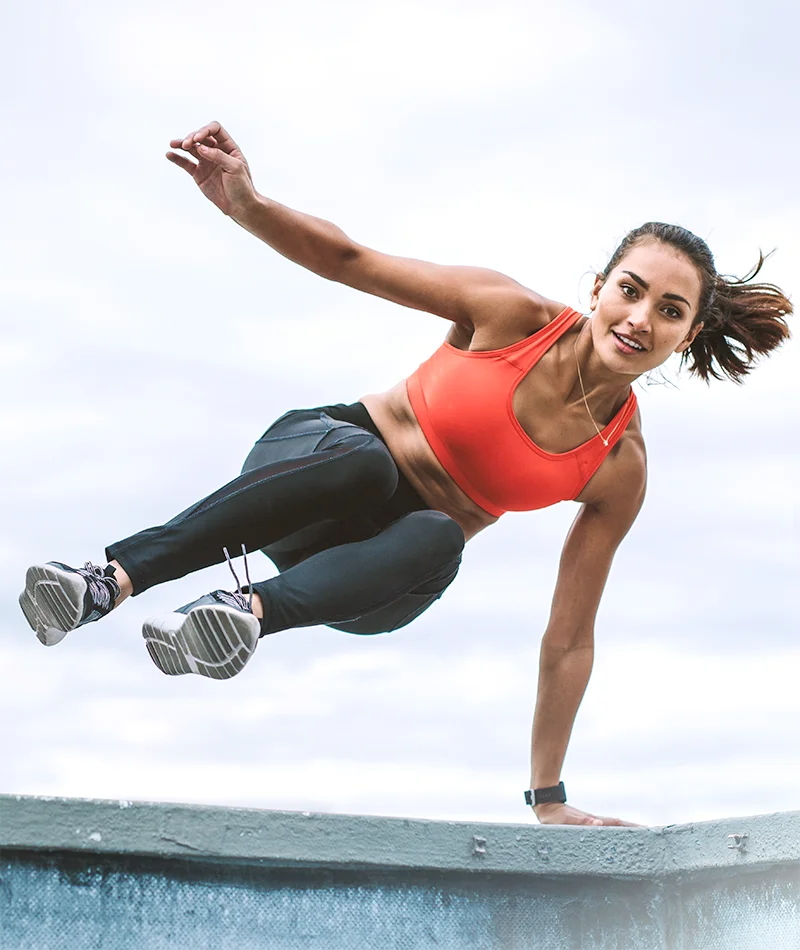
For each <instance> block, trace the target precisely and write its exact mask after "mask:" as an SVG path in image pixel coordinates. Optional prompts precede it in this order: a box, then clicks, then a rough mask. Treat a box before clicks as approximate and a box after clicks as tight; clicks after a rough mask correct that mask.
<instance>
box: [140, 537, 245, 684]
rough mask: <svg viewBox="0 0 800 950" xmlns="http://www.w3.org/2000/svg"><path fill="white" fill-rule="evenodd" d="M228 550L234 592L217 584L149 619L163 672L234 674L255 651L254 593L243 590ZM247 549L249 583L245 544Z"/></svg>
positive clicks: (153, 652) (150, 639)
mask: <svg viewBox="0 0 800 950" xmlns="http://www.w3.org/2000/svg"><path fill="white" fill-rule="evenodd" d="M223 551H224V552H225V557H226V559H227V561H228V565H229V566H230V568H231V571H233V576H234V577H235V578H236V592H235V593H231V592H230V591H226V590H215V591H212V592H211V593H210V594H205V595H204V596H203V597H200V598H198V599H197V600H194V601H192V603H190V604H186V606H184V607H179V608H178V609H177V610H176V611H175V612H174V613H171V614H167V615H166V616H165V617H156V618H153V619H151V620H147V621H145V624H144V626H143V627H142V636H143V637H144V640H145V643H146V644H147V649H148V652H149V653H150V656H151V658H152V660H153V662H154V663H155V665H156V666H157V667H158V668H159V669H160V670H161V672H162V673H167V674H168V675H169V676H178V675H180V674H181V673H198V674H199V675H200V676H208V677H209V678H211V679H217V680H224V679H230V677H231V676H236V674H237V673H240V672H241V671H242V669H243V668H244V665H245V664H246V663H247V662H248V660H249V659H250V657H251V656H252V655H253V653H254V651H255V648H256V646H257V644H258V638H259V634H260V633H261V623H260V622H259V620H258V618H257V617H256V616H255V615H254V614H253V606H252V605H253V595H252V592H251V593H250V596H249V598H248V597H247V596H245V594H244V593H242V588H241V585H240V584H239V578H238V577H236V572H235V571H234V570H233V565H232V564H231V559H230V555H229V554H228V549H227V548H223ZM242 551H243V553H245V572H246V573H247V580H248V583H249V581H250V575H249V572H248V571H247V559H246V551H245V547H244V545H242Z"/></svg>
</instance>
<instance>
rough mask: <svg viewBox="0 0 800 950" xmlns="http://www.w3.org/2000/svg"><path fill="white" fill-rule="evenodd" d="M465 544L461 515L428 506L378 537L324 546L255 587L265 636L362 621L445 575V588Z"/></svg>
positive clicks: (253, 586) (401, 519) (398, 522)
mask: <svg viewBox="0 0 800 950" xmlns="http://www.w3.org/2000/svg"><path fill="white" fill-rule="evenodd" d="M463 546H464V534H463V532H462V530H461V528H460V527H459V526H458V525H457V524H456V522H455V521H453V520H452V519H451V518H449V517H447V515H445V514H443V513H442V512H439V511H430V510H426V511H416V512H412V513H411V514H408V515H406V516H405V517H403V518H400V519H399V520H397V521H395V522H393V523H392V524H390V525H389V526H388V527H386V528H385V529H384V530H383V531H381V532H380V534H378V535H376V536H375V537H373V538H368V539H366V540H364V541H356V542H354V543H350V544H341V545H338V546H337V547H333V548H329V549H327V550H325V551H321V552H320V553H319V554H315V555H313V556H312V557H309V558H307V559H306V560H304V561H301V562H300V563H299V564H297V565H295V566H294V567H291V568H289V569H288V570H286V571H284V572H283V573H281V574H279V575H278V576H277V577H273V578H271V579H270V580H267V581H263V582H261V583H257V584H254V585H252V589H253V590H254V591H255V592H257V594H258V595H260V598H261V601H262V602H261V604H259V613H260V614H261V617H262V624H261V632H262V636H263V635H264V634H267V633H276V632H278V631H279V630H287V629H290V628H292V627H307V626H312V625H315V624H337V623H346V622H349V621H353V620H356V619H358V618H361V617H363V616H364V615H366V614H369V613H372V612H373V611H376V610H380V609H381V608H384V607H386V606H388V605H389V604H392V603H394V602H395V601H397V600H399V599H400V598H402V597H404V596H405V595H407V594H409V593H410V592H411V591H413V590H415V589H418V588H419V587H420V586H421V585H424V584H426V582H428V581H430V580H431V579H433V578H440V579H442V585H441V590H442V591H443V590H444V589H445V587H446V586H447V585H448V584H449V583H450V581H452V579H453V578H454V577H455V575H456V572H457V570H458V564H459V561H460V559H461V551H462V549H463ZM257 616H258V615H257Z"/></svg>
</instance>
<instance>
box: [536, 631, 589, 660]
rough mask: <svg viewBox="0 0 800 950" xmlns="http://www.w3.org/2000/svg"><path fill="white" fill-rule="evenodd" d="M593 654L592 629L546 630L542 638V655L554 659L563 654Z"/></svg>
mask: <svg viewBox="0 0 800 950" xmlns="http://www.w3.org/2000/svg"><path fill="white" fill-rule="evenodd" d="M585 652H589V653H592V652H594V629H593V628H590V629H588V630H580V629H578V630H568V631H565V630H551V629H549V630H546V631H545V634H544V636H543V637H542V654H543V655H545V654H547V655H550V656H552V657H553V658H554V659H555V658H558V657H560V656H564V655H565V654H575V653H585Z"/></svg>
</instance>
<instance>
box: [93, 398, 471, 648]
mask: <svg viewBox="0 0 800 950" xmlns="http://www.w3.org/2000/svg"><path fill="white" fill-rule="evenodd" d="M242 544H244V545H245V546H246V548H247V550H248V551H253V550H255V549H256V548H261V549H262V550H263V551H264V553H265V554H266V555H267V556H268V557H269V558H271V560H272V561H273V562H274V564H275V566H276V567H277V568H278V570H279V571H280V572H281V573H280V574H279V575H278V576H277V577H273V578H270V579H269V580H266V581H262V582H260V583H256V584H253V585H252V589H253V591H255V592H256V593H257V594H258V595H259V596H260V597H261V599H262V601H263V604H264V619H263V620H262V622H261V634H262V636H263V635H264V634H266V633H275V632H276V631H278V630H286V629H288V628H290V627H306V626H311V625H313V624H327V625H328V626H330V627H335V628H336V629H337V630H344V631H347V632H348V633H384V632H387V631H389V630H396V629H397V628H398V627H402V626H405V624H407V623H410V622H411V621H412V620H413V619H414V618H415V617H417V616H419V615H420V614H421V613H422V612H423V611H424V610H426V609H427V608H428V607H429V606H430V605H431V604H432V603H433V602H434V601H435V600H437V599H438V598H439V597H441V595H442V594H443V592H444V590H445V588H447V586H448V585H449V584H450V583H451V582H452V581H453V579H454V578H455V576H456V573H457V572H458V567H459V564H460V562H461V551H462V549H463V547H464V534H463V532H462V530H461V528H460V527H459V525H458V524H457V523H456V522H455V521H453V520H452V518H449V517H448V516H447V515H445V514H443V513H442V512H440V511H433V510H432V509H430V508H428V506H427V505H426V504H425V502H424V501H423V500H422V499H421V498H420V497H419V495H418V494H417V493H416V492H415V491H414V489H413V488H412V487H411V485H410V484H409V483H408V481H407V480H406V479H405V478H404V477H403V475H402V474H401V473H400V472H399V471H398V468H397V466H396V465H395V463H394V460H393V458H392V456H391V454H390V453H389V450H388V449H387V447H386V445H385V444H384V442H383V440H382V439H381V437H380V433H379V432H378V430H377V428H376V427H375V424H374V422H373V421H372V419H371V417H370V415H369V413H368V412H367V410H366V408H365V407H364V406H363V405H362V404H361V403H355V404H354V405H352V406H345V405H338V406H325V407H323V408H320V409H300V410H295V411H293V412H288V413H286V415H284V416H281V418H280V419H278V421H277V422H275V423H274V424H273V425H271V426H270V427H269V429H267V431H266V432H265V433H264V435H263V436H262V437H261V438H260V439H259V440H258V441H257V442H256V444H255V445H254V446H253V449H252V450H251V452H250V454H249V455H248V456H247V459H246V460H245V463H244V466H243V468H242V474H241V475H240V476H239V477H238V478H235V479H234V480H233V481H231V482H229V483H228V484H227V485H225V486H224V487H222V488H220V489H219V491H216V492H214V493H213V494H211V495H208V497H206V498H203V499H202V500H201V501H199V502H197V504H195V505H192V507H191V508H187V509H186V510H185V511H182V512H181V513H180V514H179V515H176V516H175V517H174V518H173V519H172V520H171V521H168V522H167V523H166V524H164V525H159V526H157V527H153V528H147V529H146V530H144V531H140V532H139V533H138V534H135V535H133V536H131V537H130V538H126V539H125V540H124V541H118V542H116V543H115V544H112V545H110V546H109V547H107V548H106V557H107V558H108V559H109V560H117V561H118V562H119V563H120V564H121V565H122V567H123V568H124V569H125V571H126V573H127V574H128V575H129V576H130V578H131V581H132V583H133V593H134V596H135V595H136V594H141V593H142V592H143V591H145V590H147V589H148V588H149V587H153V586H155V585H156V584H162V583H164V581H169V580H174V579H175V578H178V577H184V576H185V575H186V574H190V573H191V572H192V571H198V570H200V569H201V568H204V567H209V566H210V565H212V564H219V563H221V562H223V561H224V560H225V557H224V554H223V550H222V549H223V547H227V548H228V550H229V552H230V553H231V556H235V554H236V552H238V551H241V546H242Z"/></svg>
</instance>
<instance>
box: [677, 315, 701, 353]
mask: <svg viewBox="0 0 800 950" xmlns="http://www.w3.org/2000/svg"><path fill="white" fill-rule="evenodd" d="M702 329H703V323H702V321H701V322H700V323H696V324H695V325H694V326H693V327H692V329H691V330H690V331H689V332H688V333H687V334H686V338H685V339H684V340H683V342H682V343H679V344H678V345H677V346H676V347H675V352H676V353H683V352H684V351H685V350H688V349H689V347H690V346H691V345H692V343H694V340H695V337H696V336H697V334H698V333H699V332H700V331H701V330H702Z"/></svg>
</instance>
